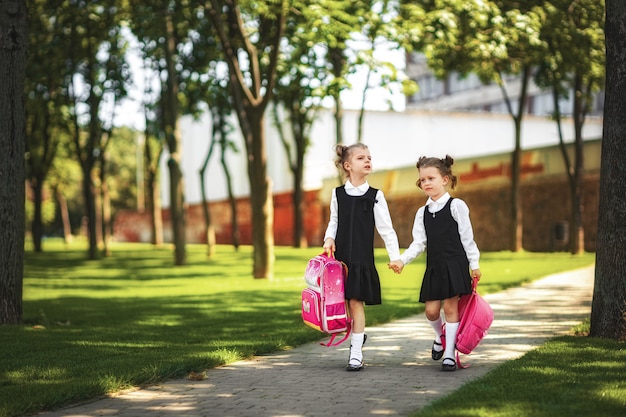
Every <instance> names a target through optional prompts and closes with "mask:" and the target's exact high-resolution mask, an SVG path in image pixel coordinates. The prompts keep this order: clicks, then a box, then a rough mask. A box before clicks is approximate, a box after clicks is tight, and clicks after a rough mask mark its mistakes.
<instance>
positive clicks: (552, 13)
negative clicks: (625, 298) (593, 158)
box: [535, 0, 605, 254]
mask: <svg viewBox="0 0 626 417" xmlns="http://www.w3.org/2000/svg"><path fill="white" fill-rule="evenodd" d="M539 13H541V14H542V15H543V18H542V21H543V25H542V29H541V39H542V40H543V42H545V44H546V48H547V51H548V53H547V54H545V56H544V63H543V64H542V65H541V66H540V67H539V70H538V71H537V74H536V76H535V80H536V83H537V85H539V86H541V87H543V88H546V89H548V88H549V89H550V90H551V91H552V96H553V102H554V113H553V116H554V119H555V121H556V124H557V128H558V132H559V145H560V148H561V153H562V155H563V161H564V163H565V169H566V173H567V177H568V180H569V187H570V202H571V208H570V212H571V215H570V218H571V222H570V223H571V227H570V230H571V231H572V232H571V233H570V235H569V249H570V252H571V253H573V254H575V253H582V252H584V250H585V239H584V228H583V225H582V213H583V211H584V207H583V201H582V193H583V179H584V177H583V175H584V153H583V137H582V129H583V125H584V124H585V119H586V117H587V114H588V113H589V111H590V109H591V106H592V103H593V100H594V93H596V92H598V91H599V90H600V89H601V88H602V87H603V86H604V70H605V53H604V31H603V26H604V2H603V1H600V2H597V1H595V0H578V1H575V2H572V1H571V0H553V1H551V2H545V4H543V5H542V6H540V10H539ZM581 57H585V59H581ZM570 96H571V97H572V98H573V100H572V110H571V114H572V121H573V125H574V154H573V158H571V157H570V154H569V153H568V151H567V149H566V145H565V142H564V139H563V134H562V127H561V109H560V106H559V105H560V99H561V98H569V97H570Z"/></svg>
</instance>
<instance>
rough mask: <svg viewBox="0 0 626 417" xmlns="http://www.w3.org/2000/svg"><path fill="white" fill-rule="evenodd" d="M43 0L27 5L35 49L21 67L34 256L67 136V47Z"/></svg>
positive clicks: (53, 10)
mask: <svg viewBox="0 0 626 417" xmlns="http://www.w3.org/2000/svg"><path fill="white" fill-rule="evenodd" d="M52 3H56V2H50V1H46V0H38V1H33V2H31V3H30V5H29V8H28V12H29V28H30V30H29V43H30V44H31V45H37V47H36V48H32V49H31V51H30V52H29V54H28V63H27V65H26V89H25V97H26V104H25V106H26V152H27V157H26V166H27V178H28V183H29V186H30V190H31V195H32V200H33V216H32V220H31V236H32V240H33V247H34V250H35V252H41V251H42V236H43V226H44V221H43V217H42V216H43V211H42V210H43V202H44V196H43V191H44V186H45V182H46V178H47V176H48V173H49V171H50V169H51V167H52V164H53V162H54V159H55V157H56V153H57V150H58V149H59V147H60V146H61V140H62V139H63V138H64V135H65V136H66V132H67V122H66V120H65V119H66V117H67V114H66V113H64V110H65V109H67V104H68V103H67V99H68V97H67V95H66V94H65V93H64V91H65V90H66V85H65V84H64V82H63V81H64V80H66V79H68V76H71V74H70V72H71V70H70V69H68V68H67V66H65V65H64V59H63V57H64V56H66V55H67V53H66V51H67V47H66V45H65V44H64V42H63V39H62V34H63V30H64V28H63V27H62V24H61V23H62V22H61V21H59V19H57V18H56V14H57V13H58V8H59V4H52Z"/></svg>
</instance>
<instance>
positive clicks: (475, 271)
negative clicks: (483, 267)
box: [472, 269, 482, 282]
mask: <svg viewBox="0 0 626 417" xmlns="http://www.w3.org/2000/svg"><path fill="white" fill-rule="evenodd" d="M481 276H482V273H481V272H480V269H472V279H475V280H476V282H478V281H480V277H481Z"/></svg>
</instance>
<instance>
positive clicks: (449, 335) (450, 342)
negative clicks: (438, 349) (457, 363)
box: [443, 322, 459, 361]
mask: <svg viewBox="0 0 626 417" xmlns="http://www.w3.org/2000/svg"><path fill="white" fill-rule="evenodd" d="M458 329H459V323H458V322H456V323H446V351H445V352H444V354H443V360H444V361H445V360H446V359H454V349H455V345H456V332H457V330H458Z"/></svg>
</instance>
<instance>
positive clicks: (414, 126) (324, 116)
mask: <svg viewBox="0 0 626 417" xmlns="http://www.w3.org/2000/svg"><path fill="white" fill-rule="evenodd" d="M357 117H358V112H357V111H346V113H345V116H344V126H343V129H344V140H345V143H347V144H350V143H354V142H355V141H356V133H357ZM233 124H234V125H236V124H237V122H236V119H233ZM563 126H564V135H565V140H566V141H568V142H569V141H572V139H573V128H572V123H571V121H570V120H564V122H563ZM266 128H267V134H266V140H267V158H268V175H269V176H270V177H271V179H272V183H273V192H275V193H279V192H287V191H290V190H291V189H292V176H291V172H290V171H289V169H288V165H287V162H286V157H285V154H284V150H283V147H282V145H281V143H280V140H279V138H278V135H277V133H276V130H275V128H274V127H273V125H272V122H271V121H270V120H269V118H268V121H267V123H266ZM180 129H181V135H182V149H183V156H182V168H183V172H184V179H185V180H184V181H185V199H186V201H187V202H188V203H190V204H194V203H198V202H200V200H201V198H200V196H201V194H200V179H199V170H200V168H201V167H202V164H203V162H204V159H205V156H206V153H207V151H208V147H209V141H210V134H211V122H210V119H209V117H208V116H205V117H204V118H202V119H201V120H199V121H194V120H193V119H192V118H191V117H185V118H183V119H182V121H181V126H180ZM363 131H364V138H363V143H365V144H367V145H368V146H369V148H370V151H371V153H372V160H373V165H374V169H375V170H384V169H391V168H398V167H407V166H414V165H415V163H416V161H417V159H418V158H419V157H420V156H422V155H427V156H441V157H443V156H444V155H445V154H450V155H451V156H453V157H454V158H455V159H463V158H468V157H473V156H483V155H489V154H498V153H503V152H509V151H512V150H513V147H514V130H513V121H512V119H511V117H510V116H509V115H506V114H494V113H450V112H437V111H417V110H407V111H404V112H383V111H370V112H368V113H367V114H366V116H365V120H364V128H363ZM334 132H335V124H334V119H333V116H332V113H331V112H330V111H324V112H321V113H320V117H319V118H318V120H317V121H316V123H315V125H314V127H313V130H312V144H311V146H310V147H309V149H308V151H307V155H306V162H305V175H304V188H305V190H314V189H319V188H321V187H322V182H323V180H324V179H325V178H328V177H333V176H336V175H337V173H336V172H337V171H336V169H335V165H334V158H335V154H334V151H333V146H334V144H335V134H334ZM583 136H584V138H585V139H598V138H601V137H602V120H601V119H600V118H590V119H588V120H587V122H586V123H585V127H584V130H583ZM231 140H233V141H235V142H236V143H237V146H238V148H239V153H236V154H235V153H232V152H231V153H229V154H228V157H227V160H228V164H229V166H230V169H231V174H232V175H233V187H234V192H235V195H236V196H237V197H241V196H247V195H249V183H248V175H247V171H246V170H247V164H246V151H245V145H244V143H243V141H242V139H241V135H236V134H233V135H232V138H231ZM555 144H558V135H557V129H556V124H555V122H554V121H551V120H549V119H548V118H546V117H538V116H525V118H524V122H523V126H522V148H523V149H529V148H536V147H542V146H549V145H555ZM162 161H167V155H166V156H165V158H163V160H162ZM161 169H162V181H161V186H162V195H163V205H164V207H168V206H169V175H168V171H167V165H166V163H165V162H162V168H161ZM206 175H207V182H206V183H207V184H208V190H207V194H208V198H209V200H210V201H216V200H224V199H226V198H227V188H226V179H225V176H224V173H223V171H222V168H221V165H220V163H219V155H216V154H215V152H214V155H213V159H212V160H211V161H210V163H209V168H208V170H207V174H206Z"/></svg>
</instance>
